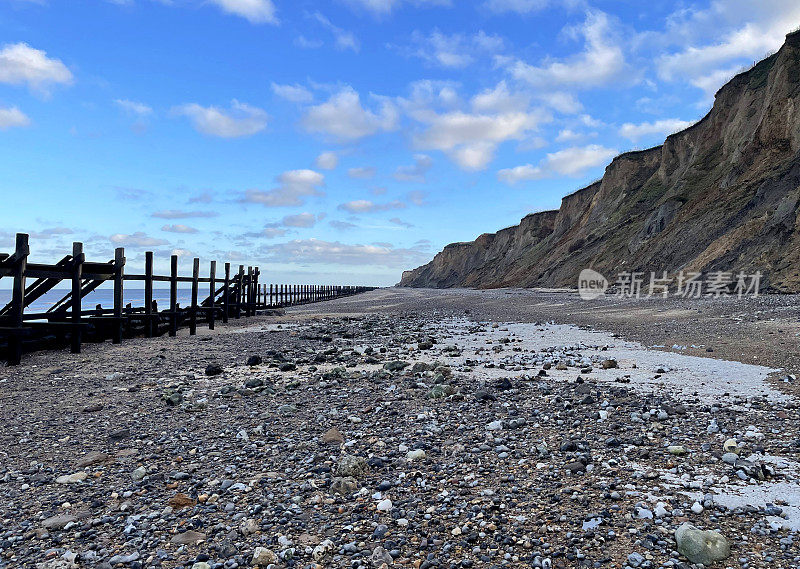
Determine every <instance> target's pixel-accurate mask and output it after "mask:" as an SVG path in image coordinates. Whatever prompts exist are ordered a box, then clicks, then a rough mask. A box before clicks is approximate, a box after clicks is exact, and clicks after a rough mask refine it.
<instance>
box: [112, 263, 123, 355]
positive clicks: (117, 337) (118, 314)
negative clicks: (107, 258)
mask: <svg viewBox="0 0 800 569" xmlns="http://www.w3.org/2000/svg"><path fill="white" fill-rule="evenodd" d="M124 274H125V249H124V248H122V247H117V248H116V249H115V250H114V318H118V320H117V322H116V323H115V324H114V335H113V336H112V338H111V341H112V342H113V343H114V344H120V343H122V304H123V288H122V286H123V284H122V283H123V279H122V277H123V276H124Z"/></svg>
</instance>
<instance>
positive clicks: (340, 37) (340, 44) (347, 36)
mask: <svg viewBox="0 0 800 569" xmlns="http://www.w3.org/2000/svg"><path fill="white" fill-rule="evenodd" d="M311 17H312V18H314V19H315V20H316V21H317V22H319V23H320V24H321V25H322V27H324V28H325V29H327V30H328V31H330V32H331V33H332V34H333V38H334V41H335V42H336V48H337V49H340V50H342V51H344V50H347V49H350V50H353V51H354V52H356V53H358V50H359V49H361V44H360V43H359V41H358V38H356V36H355V35H354V34H352V33H351V32H348V31H346V30H343V29H342V28H340V27H338V26H335V25H334V24H333V23H332V22H331V21H330V20H329V19H328V18H326V17H325V16H323V15H322V14H321V13H319V12H315V13H314V14H312V16H311Z"/></svg>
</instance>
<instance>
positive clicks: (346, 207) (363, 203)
mask: <svg viewBox="0 0 800 569" xmlns="http://www.w3.org/2000/svg"><path fill="white" fill-rule="evenodd" d="M405 207H406V204H404V203H403V202H401V201H399V200H395V201H391V202H387V203H375V202H372V201H370V200H353V201H351V202H347V203H343V204H339V207H338V209H340V210H342V211H347V212H350V213H373V212H376V211H389V210H392V209H404V208H405Z"/></svg>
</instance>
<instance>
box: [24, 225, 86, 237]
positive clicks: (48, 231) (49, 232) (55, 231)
mask: <svg viewBox="0 0 800 569" xmlns="http://www.w3.org/2000/svg"><path fill="white" fill-rule="evenodd" d="M73 233H75V232H74V231H73V230H72V229H70V228H69V227H48V228H45V229H42V230H41V231H32V232H31V233H30V236H31V237H33V238H34V239H52V238H53V237H59V236H61V235H72V234H73Z"/></svg>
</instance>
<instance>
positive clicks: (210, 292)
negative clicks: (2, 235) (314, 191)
mask: <svg viewBox="0 0 800 569" xmlns="http://www.w3.org/2000/svg"><path fill="white" fill-rule="evenodd" d="M29 253H30V250H29V248H28V235H27V234H24V233H18V234H17V240H16V247H15V250H14V252H13V253H12V254H10V255H9V254H5V253H0V279H2V278H3V277H10V278H11V279H13V285H12V293H11V302H9V303H8V304H7V305H6V306H5V307H3V308H1V309H0V349H2V347H5V352H6V353H7V356H6V360H7V362H8V364H9V365H16V364H19V363H20V360H21V358H22V353H23V351H32V350H36V349H39V348H44V347H52V346H54V345H66V344H69V345H70V347H71V350H72V352H73V353H80V351H81V343H82V341H91V342H101V341H104V340H107V339H109V338H111V341H112V342H114V343H115V344H118V343H120V342H122V339H123V338H129V337H134V336H146V337H148V338H151V337H153V336H159V335H162V334H164V333H168V334H169V335H170V336H175V335H176V334H177V331H178V328H180V327H184V326H188V328H189V334H192V335H193V334H196V333H197V325H198V324H205V325H207V326H208V327H209V329H211V330H213V329H214V324H215V322H216V321H218V320H221V321H222V322H223V323H224V322H228V319H229V318H241V317H242V316H254V315H256V314H258V313H259V312H263V311H265V310H270V309H275V308H282V307H286V306H295V305H298V304H306V303H309V302H320V301H323V300H329V299H333V298H338V297H342V296H350V295H353V294H358V293H360V292H365V291H367V290H373V288H374V287H364V286H329V285H327V286H319V285H288V284H281V285H278V284H270V285H266V284H260V283H259V278H260V277H261V271H260V270H259V269H258V267H247V270H246V271H245V267H244V265H239V267H238V270H236V272H235V273H233V274H232V273H231V264H230V263H225V272H224V275H222V276H217V262H216V261H211V264H210V269H209V273H208V276H207V277H201V276H200V259H197V258H195V259H194V262H193V264H192V276H191V277H182V276H179V275H178V256H177V255H172V258H171V263H170V274H169V275H168V276H159V275H155V274H153V253H152V252H150V251H148V252H147V253H145V261H144V274H140V275H136V274H129V273H126V272H125V251H124V250H123V249H122V248H119V249H117V250H116V251H115V253H114V258H113V259H111V260H110V261H108V262H107V263H94V262H90V261H87V260H86V258H85V257H84V254H83V244H82V243H74V244H73V246H72V254H71V255H67V256H65V257H64V258H63V259H61V260H60V261H59V262H57V263H55V264H54V265H45V264H38V263H30V262H28V255H29ZM29 279H30V280H31V281H32V282H31V283H30V284H28V282H27V281H28V280H29ZM61 281H70V283H71V285H72V287H71V290H70V291H69V292H68V293H67V294H66V295H64V296H63V297H62V298H61V299H60V300H59V301H57V302H56V303H55V304H53V306H51V307H50V308H48V309H47V311H46V312H39V313H26V311H25V309H26V308H27V307H28V306H30V305H31V303H33V302H35V301H36V300H37V299H39V298H41V297H42V296H44V295H45V294H46V293H48V292H49V291H51V290H53V289H54V287H55V286H56V285H58V284H59V283H60V282H61ZM107 281H113V284H114V306H113V307H112V308H103V307H102V306H100V305H97V306H96V307H95V308H92V309H84V307H83V306H82V304H81V301H82V299H83V298H84V297H85V296H86V295H88V294H89V293H90V292H92V291H94V290H95V289H97V288H98V287H99V286H100V285H102V284H103V283H104V282H107ZM125 281H142V282H144V306H140V307H134V306H132V305H131V304H130V303H128V304H127V305H125V304H124V300H123V298H124V296H123V295H124V283H125ZM154 282H164V283H169V307H168V308H167V309H166V310H159V309H158V306H157V304H156V301H155V300H153V283H154ZM178 283H191V301H190V305H189V306H186V307H181V306H180V304H178ZM200 284H207V285H208V288H207V289H206V291H207V293H205V294H203V300H200V298H201V297H200V296H199V295H200V294H201V293H200ZM0 353H1V352H0Z"/></svg>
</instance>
